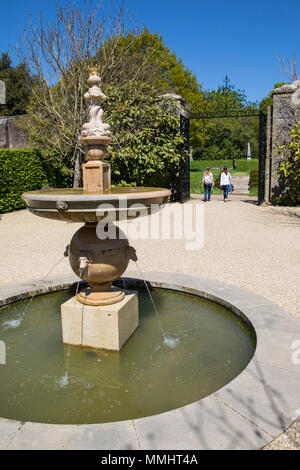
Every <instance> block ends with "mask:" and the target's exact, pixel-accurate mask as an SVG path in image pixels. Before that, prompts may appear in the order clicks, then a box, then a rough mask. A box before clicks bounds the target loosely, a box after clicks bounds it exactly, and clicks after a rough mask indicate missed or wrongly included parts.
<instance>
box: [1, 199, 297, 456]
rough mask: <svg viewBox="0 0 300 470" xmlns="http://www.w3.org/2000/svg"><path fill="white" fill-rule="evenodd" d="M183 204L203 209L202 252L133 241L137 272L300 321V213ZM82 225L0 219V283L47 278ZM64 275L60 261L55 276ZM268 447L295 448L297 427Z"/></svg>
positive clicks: (245, 205) (20, 215)
mask: <svg viewBox="0 0 300 470" xmlns="http://www.w3.org/2000/svg"><path fill="white" fill-rule="evenodd" d="M187 205H191V206H193V207H194V208H195V207H196V206H198V205H202V206H203V207H204V233H205V242H204V247H203V249H201V250H198V251H187V250H186V249H185V242H184V241H182V240H173V241H170V240H135V241H132V244H133V245H134V246H135V248H136V250H137V254H138V256H139V266H140V267H141V269H144V270H157V271H173V272H180V273H185V274H193V275H199V276H201V277H207V278H210V279H217V280H220V281H223V282H227V283H230V284H234V285H237V286H240V287H243V288H246V289H249V290H251V291H254V292H257V293H259V294H261V295H263V296H265V297H268V298H269V299H271V300H273V301H275V302H278V303H279V304H280V305H281V306H283V307H285V308H286V309H287V310H289V311H290V312H291V313H292V314H293V315H294V316H295V317H297V318H298V319H299V320H300V275H299V266H300V237H299V233H300V208H281V207H271V206H260V207H258V206H257V205H256V204H255V199H254V198H250V197H249V196H231V199H230V201H229V202H228V203H224V202H223V201H222V198H221V197H220V196H213V199H212V201H210V202H208V203H205V204H204V203H203V202H202V201H201V200H200V199H193V200H192V201H190V202H189V203H187ZM176 206H177V207H178V208H180V207H182V206H180V205H179V204H178V205H176ZM80 226H81V224H67V223H62V222H56V221H53V220H47V219H42V218H39V217H34V216H33V215H32V214H30V213H29V212H28V211H26V210H23V211H18V212H14V213H11V214H5V215H3V217H2V219H1V221H0V230H1V232H0V233H1V237H0V239H1V244H0V272H1V278H0V284H1V285H5V284H9V283H13V282H18V281H20V280H26V279H31V278H41V277H43V276H45V274H46V273H47V272H48V271H49V269H50V268H51V267H52V266H53V265H55V263H57V262H58V261H59V260H60V259H61V258H62V257H63V252H64V250H65V247H66V245H67V244H68V243H69V242H70V239H71V237H72V235H73V233H74V232H75V231H76V230H77V228H79V227H80ZM132 269H135V266H134V265H132V266H130V271H132ZM69 271H70V267H69V264H68V260H67V259H66V258H65V259H63V260H62V261H61V263H60V264H59V265H58V266H56V267H55V269H54V270H53V272H52V274H53V275H54V274H55V275H56V274H63V273H67V272H69ZM299 339H300V338H299ZM287 393H288V390H287ZM272 446H273V447H272ZM268 448H291V449H295V448H298V449H300V430H299V422H298V423H297V422H296V423H295V424H294V425H293V426H292V427H291V428H290V430H288V431H287V432H286V433H284V434H283V435H281V436H280V438H278V439H277V440H276V441H274V442H273V443H272V444H271V445H270V446H268Z"/></svg>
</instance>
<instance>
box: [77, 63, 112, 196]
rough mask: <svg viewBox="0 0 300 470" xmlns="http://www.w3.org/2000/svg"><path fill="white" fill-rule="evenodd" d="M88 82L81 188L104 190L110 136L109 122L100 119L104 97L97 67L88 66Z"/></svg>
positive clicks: (108, 168)
mask: <svg viewBox="0 0 300 470" xmlns="http://www.w3.org/2000/svg"><path fill="white" fill-rule="evenodd" d="M89 71H90V75H89V78H88V84H89V85H91V86H90V88H89V90H88V91H87V92H86V93H85V95H84V98H85V99H86V100H87V101H89V103H90V105H89V122H87V123H85V124H83V126H82V132H81V142H82V143H83V144H84V145H85V146H86V152H85V160H86V163H84V164H83V165H82V173H83V175H82V176H83V189H86V190H88V191H100V192H104V191H105V190H107V189H110V183H111V176H110V165H109V164H108V163H105V162H104V161H103V160H104V158H105V155H106V154H107V148H106V146H107V145H108V144H109V143H110V142H111V139H112V136H111V131H110V126H109V124H105V123H104V122H103V121H102V117H103V109H102V107H101V104H100V101H101V100H104V99H105V98H106V96H105V94H104V93H103V91H102V90H101V88H100V86H99V85H100V83H101V78H100V76H99V75H98V70H97V68H93V67H92V68H90V69H89Z"/></svg>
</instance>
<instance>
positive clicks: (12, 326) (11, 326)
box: [0, 256, 65, 334]
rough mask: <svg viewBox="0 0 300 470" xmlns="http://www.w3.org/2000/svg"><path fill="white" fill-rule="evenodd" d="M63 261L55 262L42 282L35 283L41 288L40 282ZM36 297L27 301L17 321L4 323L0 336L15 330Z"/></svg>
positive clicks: (33, 296) (45, 277)
mask: <svg viewBox="0 0 300 470" xmlns="http://www.w3.org/2000/svg"><path fill="white" fill-rule="evenodd" d="M63 259H65V256H63V257H62V258H61V259H60V260H59V261H57V262H56V263H55V264H54V265H53V266H52V268H51V269H49V271H48V272H47V273H46V274H45V276H44V277H42V280H41V281H37V282H38V283H39V284H41V286H43V283H42V281H45V280H46V279H47V277H48V276H49V274H50V273H51V272H52V271H53V269H55V268H56V266H58V265H59V264H60V263H61V262H62V260H63ZM37 295H38V292H37V293H36V294H34V295H32V296H31V297H30V299H29V302H28V303H27V304H26V306H25V308H24V310H23V312H22V313H21V315H20V317H19V318H18V319H17V320H11V321H10V322H6V323H5V325H3V326H4V327H5V328H4V329H3V330H1V331H0V334H1V333H3V332H4V331H5V330H7V329H8V328H17V327H18V326H19V325H20V324H21V323H22V321H23V318H24V316H25V315H26V313H27V312H28V309H29V307H30V305H31V303H32V301H33V299H34V298H35V297H36V296H37Z"/></svg>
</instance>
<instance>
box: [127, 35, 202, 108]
mask: <svg viewBox="0 0 300 470" xmlns="http://www.w3.org/2000/svg"><path fill="white" fill-rule="evenodd" d="M128 46H130V47H128ZM118 47H119V49H120V52H121V53H122V54H124V52H125V51H129V54H130V55H131V56H132V57H135V58H138V57H143V58H144V61H143V62H144V63H147V64H149V65H150V70H151V74H150V77H148V80H149V79H150V80H151V84H152V85H153V86H154V87H155V88H156V89H157V90H159V91H160V92H161V93H168V92H172V93H178V94H179V95H181V96H182V97H183V98H184V99H185V100H186V102H187V106H188V108H189V109H190V110H192V111H193V112H196V111H199V110H200V108H201V106H202V105H203V93H202V89H201V85H200V84H199V83H198V82H197V79H196V76H195V75H194V74H193V73H192V71H191V70H190V69H188V68H187V67H186V66H185V65H184V63H183V60H182V58H178V57H177V56H176V54H175V52H171V51H170V49H169V48H168V47H167V46H166V45H165V43H164V40H163V37H162V36H159V35H158V34H157V33H151V32H150V31H149V29H148V28H146V27H145V28H144V29H143V30H142V32H141V33H139V34H137V33H136V32H135V33H128V34H126V35H125V36H123V37H122V38H121V40H120V41H119V43H118Z"/></svg>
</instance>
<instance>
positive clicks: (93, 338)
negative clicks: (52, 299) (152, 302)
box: [61, 293, 139, 351]
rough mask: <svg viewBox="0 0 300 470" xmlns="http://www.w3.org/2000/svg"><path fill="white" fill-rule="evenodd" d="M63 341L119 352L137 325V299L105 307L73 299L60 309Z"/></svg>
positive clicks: (131, 297)
mask: <svg viewBox="0 0 300 470" xmlns="http://www.w3.org/2000/svg"><path fill="white" fill-rule="evenodd" d="M61 316H62V331H63V342H64V343H66V344H72V345H77V346H79V345H81V346H89V347H92V348H99V349H109V350H113V351H120V349H121V348H122V347H123V346H124V344H125V343H126V341H127V340H128V339H129V338H130V336H131V335H132V334H133V333H134V331H135V330H136V328H137V327H138V324H139V312H138V296H137V294H136V293H130V294H127V293H126V295H125V297H124V298H123V300H121V301H120V302H118V303H116V304H112V305H106V306H98V307H96V306H90V305H83V304H80V303H79V302H78V301H77V300H76V297H72V298H71V299H70V300H68V301H67V302H65V303H64V304H63V305H62V306H61Z"/></svg>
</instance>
